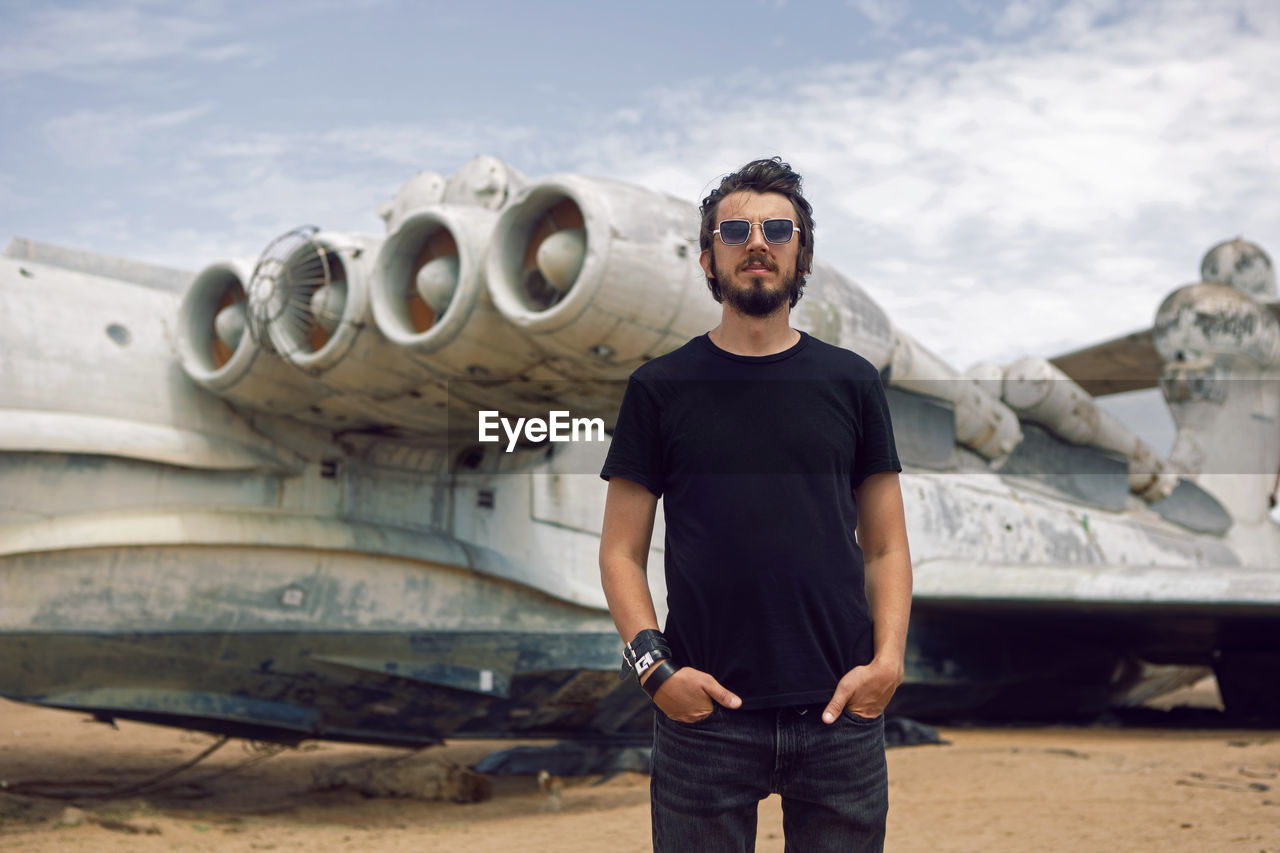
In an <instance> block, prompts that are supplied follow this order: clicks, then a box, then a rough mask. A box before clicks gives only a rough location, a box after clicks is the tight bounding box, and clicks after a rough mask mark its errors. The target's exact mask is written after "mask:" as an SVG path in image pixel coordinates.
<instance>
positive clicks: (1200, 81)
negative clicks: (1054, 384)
mask: <svg viewBox="0 0 1280 853" xmlns="http://www.w3.org/2000/svg"><path fill="white" fill-rule="evenodd" d="M1277 45H1280V3H1276V2H1274V0H1221V2H1217V1H1216V0H1215V1H1214V2H1179V0H1159V2H1156V0H1152V1H1151V2H1127V1H1126V0H990V2H985V1H984V0H953V1H952V2H890V0H852V1H851V2H847V3H841V2H808V3H806V2H798V0H790V2H788V0H770V2H763V0H736V2H719V0H713V2H698V3H690V2H682V3H676V2H666V0H654V2H650V3H647V4H624V3H618V2H605V1H604V0H602V1H601V2H544V3H525V2H484V0H477V2H469V3H458V2H451V3H436V2H429V1H428V2H407V1H405V0H343V2H326V1H325V0H317V2H301V0H298V2H287V3H261V2H238V0H195V2H186V3H182V4H178V3H166V2H153V0H122V2H116V3H110V2H95V3H77V2H56V0H55V2H24V0H5V2H3V3H2V4H0V241H7V239H8V238H9V237H13V236H22V237H26V238H30V239H34V240H39V241H43V242H49V243H55V244H58V245H63V246H69V247H74V248H80V249H88V250H92V251H99V252H105V253H109V254H114V255H119V256H123V257H129V258H136V259H140V260H147V261H152V262H156V263H162V264H167V265H171V266H177V267H180V268H184V269H191V270H198V269H200V268H201V267H203V266H204V265H205V264H206V263H208V262H209V261H211V260H214V259H217V258H222V257H227V256H246V257H254V256H257V255H258V254H259V253H260V252H261V250H262V249H263V248H264V247H265V246H266V245H267V244H268V243H269V242H270V241H271V239H272V238H274V237H275V236H277V235H278V234H280V233H283V232H284V231H287V230H289V229H291V228H293V227H295V226H297V225H301V224H316V225H320V226H322V227H324V228H326V229H331V230H339V231H368V232H373V233H381V232H382V230H383V225H382V221H381V220H380V219H379V218H378V217H377V216H376V213H375V210H376V208H377V206H378V204H379V203H380V202H383V201H386V200H388V199H390V198H391V197H392V196H393V195H394V194H395V191H396V189H397V188H398V187H399V186H400V185H401V184H402V183H404V182H405V181H406V180H408V179H409V178H410V177H411V176H412V175H413V174H414V173H416V172H418V171H421V170H427V171H434V172H440V173H442V174H444V175H446V176H447V175H449V174H452V173H453V172H454V171H455V170H456V169H457V168H458V167H459V166H461V165H462V164H463V163H465V162H466V161H468V160H470V159H472V158H473V157H475V156H477V155H480V154H491V155H495V156H498V157H500V158H502V159H503V160H506V161H507V162H508V163H510V164H511V165H512V166H514V167H515V168H516V169H518V170H519V171H520V172H522V173H523V174H525V175H526V176H528V177H530V178H534V179H536V178H538V177H540V176H544V175H548V174H552V173H558V172H576V173H582V174H590V175H600V176H606V177H612V178H617V179H621V180H626V181H632V182H635V183H638V184H642V185H644V186H648V187H652V188H654V189H659V190H662V191H665V192H669V193H671V194H673V195H676V196H679V197H682V198H686V199H688V200H689V201H690V202H695V203H696V202H697V201H698V200H699V199H700V198H701V197H702V196H703V195H705V193H706V192H707V191H708V190H709V189H710V188H711V187H712V186H713V185H714V183H715V182H716V181H717V180H718V178H719V177H720V176H722V175H723V174H725V173H726V172H728V171H731V170H733V169H734V168H735V167H737V166H739V165H741V164H742V163H744V162H746V161H748V160H750V159H754V158H756V157H760V156H772V155H775V154H779V155H781V156H782V157H783V158H784V159H786V160H788V161H789V162H790V163H791V164H792V165H793V166H795V168H796V169H797V170H798V171H800V172H801V173H802V174H803V175H804V176H805V186H806V194H807V196H808V197H809V199H810V201H811V202H812V204H813V207H814V211H815V218H816V221H817V230H816V233H815V241H816V249H817V253H818V254H819V255H820V256H821V257H823V258H824V259H826V260H827V261H829V262H831V263H833V264H834V265H835V266H837V267H838V268H840V269H841V270H843V271H844V272H845V273H846V274H848V275H850V276H852V277H853V278H855V279H856V280H857V281H859V282H860V283H861V284H862V285H863V286H864V287H865V288H866V289H867V291H868V292H869V293H870V294H871V296H872V297H873V298H874V299H876V300H877V301H878V302H879V303H880V304H881V305H882V306H883V307H884V308H885V309H886V310H887V311H888V313H889V315H890V317H891V318H892V320H893V321H894V323H896V324H897V325H898V326H900V327H902V328H903V329H905V330H906V331H908V332H909V333H911V334H912V335H913V336H915V337H916V338H917V339H918V340H919V341H921V342H923V343H924V344H925V345H926V346H928V347H929V348H931V349H933V350H934V351H935V352H937V353H938V354H939V355H941V356H943V358H945V359H946V360H947V361H949V362H950V363H951V364H953V365H954V366H956V367H957V368H960V369H963V368H965V367H967V366H968V365H970V364H972V363H973V362H975V361H979V360H991V361H996V362H1000V363H1007V362H1009V361H1011V360H1013V359H1014V358H1016V357H1017V356H1019V355H1022V354H1028V353H1030V354H1037V355H1043V356H1052V355H1055V354H1059V353H1062V352H1066V351H1069V350H1072V349H1075V348H1078V347H1080V346H1083V345H1086V344H1089V343H1093V342H1096V341H1100V340H1103V339H1106V338H1109V337H1113V336H1115V335H1119V334H1123V333H1126V332H1130V331H1133V330H1136V329H1142V328H1146V327H1149V326H1150V325H1151V322H1152V319H1153V317H1154V315H1155V311H1156V308H1157V306H1158V305H1159V303H1160V301H1161V299H1162V298H1163V297H1164V296H1165V295H1166V294H1167V293H1169V292H1170V291H1171V290H1173V289H1174V288H1176V287H1178V286H1180V285H1183V284H1187V283H1190V282H1192V281H1196V280H1198V279H1199V265H1200V260H1201V258H1202V256H1203V255H1204V253H1205V252H1206V251H1207V250H1208V249H1209V248H1210V247H1211V246H1213V245H1215V244H1216V243H1218V242H1220V241H1223V240H1227V239H1231V238H1233V237H1237V236H1244V237H1245V238H1246V239H1249V240H1252V241H1254V242H1256V243H1258V244H1259V245H1261V246H1262V247H1263V248H1264V249H1266V250H1267V251H1268V252H1269V253H1271V254H1272V256H1273V257H1275V253H1276V252H1277V251H1280V97H1278V96H1277V93H1278V92H1280V61H1277V56H1278V55H1280V54H1278V52H1277V51H1278V50H1280V48H1278V47H1277ZM1144 405H1145V404H1144Z"/></svg>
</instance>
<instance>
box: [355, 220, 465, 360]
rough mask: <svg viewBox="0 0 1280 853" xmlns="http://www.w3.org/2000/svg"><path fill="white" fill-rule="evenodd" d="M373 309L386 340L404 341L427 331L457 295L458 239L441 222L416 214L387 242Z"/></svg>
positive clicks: (382, 257)
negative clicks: (386, 337) (386, 336)
mask: <svg viewBox="0 0 1280 853" xmlns="http://www.w3.org/2000/svg"><path fill="white" fill-rule="evenodd" d="M379 266H380V271H381V274H380V276H379V281H378V283H377V285H375V287H376V288H377V289H378V290H379V291H381V292H379V293H378V294H377V295H376V296H375V301H374V307H375V310H376V311H377V315H378V319H379V322H380V323H381V324H383V328H384V330H385V332H386V333H387V334H388V337H391V338H392V339H393V340H395V339H407V338H412V337H414V336H418V335H422V334H424V333H426V332H429V331H431V329H432V328H434V327H435V326H436V325H437V324H439V322H440V321H441V319H442V318H443V317H444V315H445V314H446V312H448V311H449V309H450V307H451V306H452V305H453V304H454V297H455V296H456V295H457V291H458V282H459V278H460V274H461V259H460V257H459V253H458V241H457V240H456V239H455V238H454V236H453V233H452V232H451V231H450V230H449V229H448V227H446V226H445V225H444V224H443V223H442V222H440V221H439V220H438V219H435V218H428V217H425V216H418V217H414V218H411V219H410V220H409V221H407V222H405V224H404V226H403V227H402V228H401V229H400V231H398V232H397V233H396V235H395V236H394V237H392V238H390V239H389V240H388V244H387V245H386V246H385V247H384V248H383V251H382V255H381V258H380V260H379Z"/></svg>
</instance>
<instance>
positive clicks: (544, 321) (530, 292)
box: [486, 175, 720, 379]
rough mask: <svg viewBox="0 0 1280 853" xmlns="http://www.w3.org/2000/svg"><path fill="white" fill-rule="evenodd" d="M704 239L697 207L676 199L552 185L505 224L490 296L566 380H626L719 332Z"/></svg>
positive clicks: (579, 180) (629, 189) (612, 185)
mask: <svg viewBox="0 0 1280 853" xmlns="http://www.w3.org/2000/svg"><path fill="white" fill-rule="evenodd" d="M697 233H698V215H697V209H696V208H695V207H694V206H693V205H691V204H689V203H687V202H684V201H680V200H679V199H675V198H672V197H671V196H667V195H664V194H662V193H657V192H653V191H651V190H646V189H643V188H641V187H635V186H630V185H627V184H623V183H619V182H616V181H610V180H605V179H601V178H585V177H581V176H577V175H563V176H560V177H553V178H548V179H546V180H543V181H539V182H537V183H535V184H533V185H531V186H529V187H527V188H525V190H524V191H523V192H521V193H520V194H519V195H518V196H517V198H516V200H515V201H514V202H513V203H512V205H511V206H510V207H508V208H507V209H506V210H505V211H503V213H502V215H501V216H500V217H499V219H498V223H497V225H496V226H495V229H494V237H493V245H492V247H491V249H490V252H489V258H488V261H487V265H486V271H487V273H488V284H489V291H490V293H491V294H492V297H493V303H494V305H495V306H497V309H498V310H499V311H500V312H501V313H502V315H503V316H504V317H506V318H507V319H508V320H509V321H510V322H511V323H512V324H514V325H515V326H517V327H519V328H521V329H523V330H524V331H526V332H527V333H528V334H529V335H530V336H532V337H533V338H535V339H536V341H537V343H538V345H539V347H541V348H542V349H544V350H545V351H547V352H548V353H549V354H550V355H551V356H552V359H551V360H552V362H553V363H554V364H555V369H556V370H557V371H558V372H560V373H561V374H562V375H564V376H566V377H572V378H583V379H587V378H601V379H622V378H625V377H626V376H627V375H628V374H629V373H630V372H631V371H632V370H633V369H634V368H635V367H637V366H638V365H639V364H641V363H642V362H644V361H646V360H647V359H649V358H652V357H654V356H656V355H659V354H661V353H664V352H667V351H669V350H671V349H674V348H675V347H677V346H680V345H681V344H683V343H685V342H686V341H687V340H688V339H689V338H691V337H693V336H694V335H697V334H701V333H702V332H705V331H706V330H707V329H709V328H711V327H712V326H714V325H715V324H716V322H717V320H718V317H719V314H720V308H719V306H718V305H716V303H715V302H714V301H713V300H711V299H709V298H707V295H706V293H705V292H703V288H704V285H703V284H702V279H703V275H702V270H701V268H700V267H699V266H698V262H697V258H698V244H697V239H696V236H697Z"/></svg>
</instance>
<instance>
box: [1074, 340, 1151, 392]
mask: <svg viewBox="0 0 1280 853" xmlns="http://www.w3.org/2000/svg"><path fill="white" fill-rule="evenodd" d="M1154 331H1155V330H1154V329H1144V330H1141V331H1137V332H1130V333H1129V334H1127V335H1121V336H1120V337H1118V338H1112V339H1111V340H1109V341H1103V342H1102V343H1099V344H1093V345H1091V346H1087V347H1084V348H1083V349H1078V350H1075V351H1074V352H1069V353H1065V354H1063V355H1059V356H1055V357H1054V358H1051V359H1049V361H1050V362H1051V363H1052V364H1054V365H1055V366H1056V367H1057V368H1058V369H1059V370H1061V371H1062V372H1063V373H1065V374H1067V375H1068V376H1070V377H1071V378H1072V379H1074V380H1075V381H1076V382H1077V383H1078V384H1079V385H1080V387H1082V388H1084V390H1086V391H1088V392H1089V393H1090V394H1092V395H1094V396H1095V397H1097V396H1102V395H1104V394H1118V393H1120V392H1122V391H1137V390H1139V389H1142V388H1154V387H1155V385H1156V381H1157V380H1158V379H1159V378H1160V371H1161V369H1162V368H1163V367H1164V361H1163V360H1162V359H1161V358H1160V355H1159V353H1157V352H1156V347H1155V342H1154Z"/></svg>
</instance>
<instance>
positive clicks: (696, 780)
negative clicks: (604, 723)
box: [650, 705, 889, 853]
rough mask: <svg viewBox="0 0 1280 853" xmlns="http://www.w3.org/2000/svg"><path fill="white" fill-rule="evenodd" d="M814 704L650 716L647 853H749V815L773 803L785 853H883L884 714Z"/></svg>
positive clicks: (752, 823) (752, 819) (752, 825)
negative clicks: (777, 804) (776, 801)
mask: <svg viewBox="0 0 1280 853" xmlns="http://www.w3.org/2000/svg"><path fill="white" fill-rule="evenodd" d="M822 710H823V706H822V705H807V706H794V707H786V708H767V709H764V710H759V711H730V710H728V709H726V708H722V707H721V706H719V705H716V706H715V707H714V708H713V709H712V711H711V716H709V717H707V718H706V719H705V720H703V721H701V722H698V723H681V722H677V721H675V720H672V719H670V718H668V717H667V716H666V715H665V714H663V713H662V712H661V711H659V710H655V713H654V717H655V720H654V732H653V771H652V777H651V779H650V792H651V799H652V809H653V849H654V851H655V853H693V851H697V853H721V851H723V853H731V851H732V853H750V851H753V850H755V843H756V811H757V806H758V804H759V802H760V800H762V799H764V798H765V797H766V796H768V795H769V794H771V793H775V794H778V795H779V796H781V798H782V829H783V834H784V835H785V837H786V849H787V851H789V853H790V851H796V853H799V851H804V853H821V852H822V851H840V853H855V851H856V852H857V853H861V851H867V853H871V851H881V850H883V849H884V825H885V816H886V814H887V812H888V809H889V783H888V774H887V771H886V767H885V757H884V716H883V715H881V716H879V717H876V718H875V719H870V720H869V719H865V718H862V717H856V716H854V715H853V714H850V713H849V712H848V711H846V712H844V713H843V714H841V715H840V717H839V718H838V719H836V721H835V722H833V723H831V724H830V725H827V724H825V723H823V722H822Z"/></svg>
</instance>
